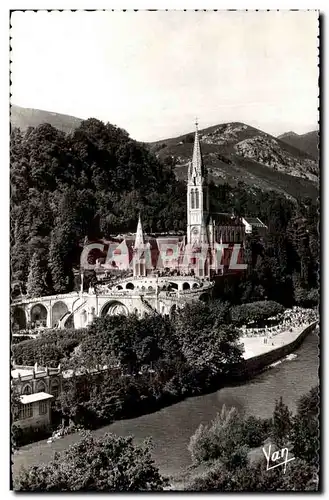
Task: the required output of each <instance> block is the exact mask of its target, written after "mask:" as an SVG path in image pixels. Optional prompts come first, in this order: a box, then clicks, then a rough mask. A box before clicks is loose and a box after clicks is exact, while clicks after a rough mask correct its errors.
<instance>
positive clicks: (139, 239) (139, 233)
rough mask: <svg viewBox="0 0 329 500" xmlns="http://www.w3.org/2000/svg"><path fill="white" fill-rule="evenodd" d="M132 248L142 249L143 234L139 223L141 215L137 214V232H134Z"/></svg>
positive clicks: (140, 222)
mask: <svg viewBox="0 0 329 500" xmlns="http://www.w3.org/2000/svg"><path fill="white" fill-rule="evenodd" d="M134 248H135V249H136V248H144V234H143V227H142V221H141V214H139V217H138V224H137V231H136V237H135V244H134Z"/></svg>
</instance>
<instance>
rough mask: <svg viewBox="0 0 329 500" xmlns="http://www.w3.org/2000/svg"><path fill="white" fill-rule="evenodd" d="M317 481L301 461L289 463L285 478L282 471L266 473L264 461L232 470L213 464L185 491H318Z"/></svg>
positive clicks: (314, 474) (276, 470)
mask: <svg viewBox="0 0 329 500" xmlns="http://www.w3.org/2000/svg"><path fill="white" fill-rule="evenodd" d="M318 481H319V479H318V474H317V470H316V468H315V467H314V466H312V465H310V464H308V463H307V462H305V461H302V460H294V461H292V462H290V463H289V464H288V465H287V470H286V473H285V474H283V472H282V470H281V467H277V468H276V469H272V470H266V461H265V460H261V461H259V462H258V463H256V464H255V465H247V466H246V465H243V466H242V467H238V468H234V469H231V470H230V469H228V468H227V467H225V466H223V465H222V464H221V463H215V464H214V465H213V466H211V467H210V468H209V469H207V470H206V471H205V472H204V473H203V474H201V475H200V476H199V477H196V478H194V479H193V480H192V481H191V482H190V483H189V484H188V485H187V486H186V488H185V490H188V491H217V492H226V491H227V492H232V491H235V492H250V493H255V492H264V493H265V492H275V491H281V492H284V491H318Z"/></svg>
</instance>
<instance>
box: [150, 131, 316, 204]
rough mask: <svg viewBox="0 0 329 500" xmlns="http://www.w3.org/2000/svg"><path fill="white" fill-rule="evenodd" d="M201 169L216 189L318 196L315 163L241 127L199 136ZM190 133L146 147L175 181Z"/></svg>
mask: <svg viewBox="0 0 329 500" xmlns="http://www.w3.org/2000/svg"><path fill="white" fill-rule="evenodd" d="M199 136H200V142H201V148H202V153H203V158H204V163H205V166H206V167H207V169H208V174H209V177H210V179H212V180H213V181H214V182H215V183H216V184H221V183H225V182H228V183H229V184H231V185H236V184H237V183H238V182H240V181H243V182H245V183H246V184H248V185H250V186H256V187H259V188H261V189H265V190H268V189H274V190H276V191H279V192H281V193H283V194H285V195H288V196H292V197H294V198H295V197H298V196H310V197H312V198H314V197H316V196H317V193H318V164H317V162H316V161H315V160H314V159H313V158H312V157H311V156H310V155H309V154H307V153H305V152H303V151H300V150H299V149H297V148H296V147H294V146H292V145H290V144H287V143H286V142H283V141H281V140H280V139H276V138H275V137H273V136H271V135H269V134H266V133H265V132H262V131H261V130H258V129H256V128H254V127H250V126H249V125H246V124H244V123H225V124H222V125H215V126H212V127H208V128H206V129H203V130H201V131H200V132H199ZM193 137H194V134H193V133H189V134H185V135H182V136H179V137H174V138H169V139H164V140H161V141H157V142H154V143H151V144H149V146H150V148H151V150H152V151H154V152H155V153H156V155H157V156H158V157H159V158H161V159H162V160H164V161H165V162H166V163H172V165H173V166H174V167H175V172H176V175H177V177H178V178H182V179H186V177H187V165H188V162H189V161H190V159H191V156H192V149H193Z"/></svg>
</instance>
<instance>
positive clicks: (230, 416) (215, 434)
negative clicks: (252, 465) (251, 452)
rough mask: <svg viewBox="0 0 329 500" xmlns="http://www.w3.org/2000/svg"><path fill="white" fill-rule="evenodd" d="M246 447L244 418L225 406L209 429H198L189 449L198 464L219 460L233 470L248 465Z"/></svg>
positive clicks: (200, 427) (233, 409)
mask: <svg viewBox="0 0 329 500" xmlns="http://www.w3.org/2000/svg"><path fill="white" fill-rule="evenodd" d="M244 445H245V443H244V434H243V418H242V417H241V416H240V415H239V413H238V411H237V410H236V409H235V408H231V409H230V410H227V409H226V407H225V405H223V408H222V411H221V413H218V414H217V416H216V418H215V419H214V420H213V421H212V422H211V425H210V426H209V427H208V426H204V425H203V424H201V425H200V426H199V427H198V429H197V430H196V432H195V434H194V435H193V436H192V437H191V440H190V444H189V447H188V448H189V451H190V453H191V457H192V460H193V461H194V462H196V463H202V462H206V461H209V460H215V459H219V460H220V461H221V462H222V463H223V464H224V465H225V466H226V467H228V468H232V467H234V466H239V465H242V463H246V457H247V451H248V450H246V449H245V447H244Z"/></svg>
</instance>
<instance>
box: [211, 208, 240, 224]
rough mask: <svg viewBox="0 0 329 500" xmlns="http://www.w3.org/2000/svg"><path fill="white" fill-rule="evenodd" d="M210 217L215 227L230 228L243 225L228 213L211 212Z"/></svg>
mask: <svg viewBox="0 0 329 500" xmlns="http://www.w3.org/2000/svg"><path fill="white" fill-rule="evenodd" d="M211 217H212V219H213V221H214V222H215V224H216V225H221V226H230V227H232V226H243V225H244V224H243V222H242V220H241V219H240V218H239V217H235V216H232V214H229V213H221V212H217V213H216V212H215V213H213V212H212V213H211Z"/></svg>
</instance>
